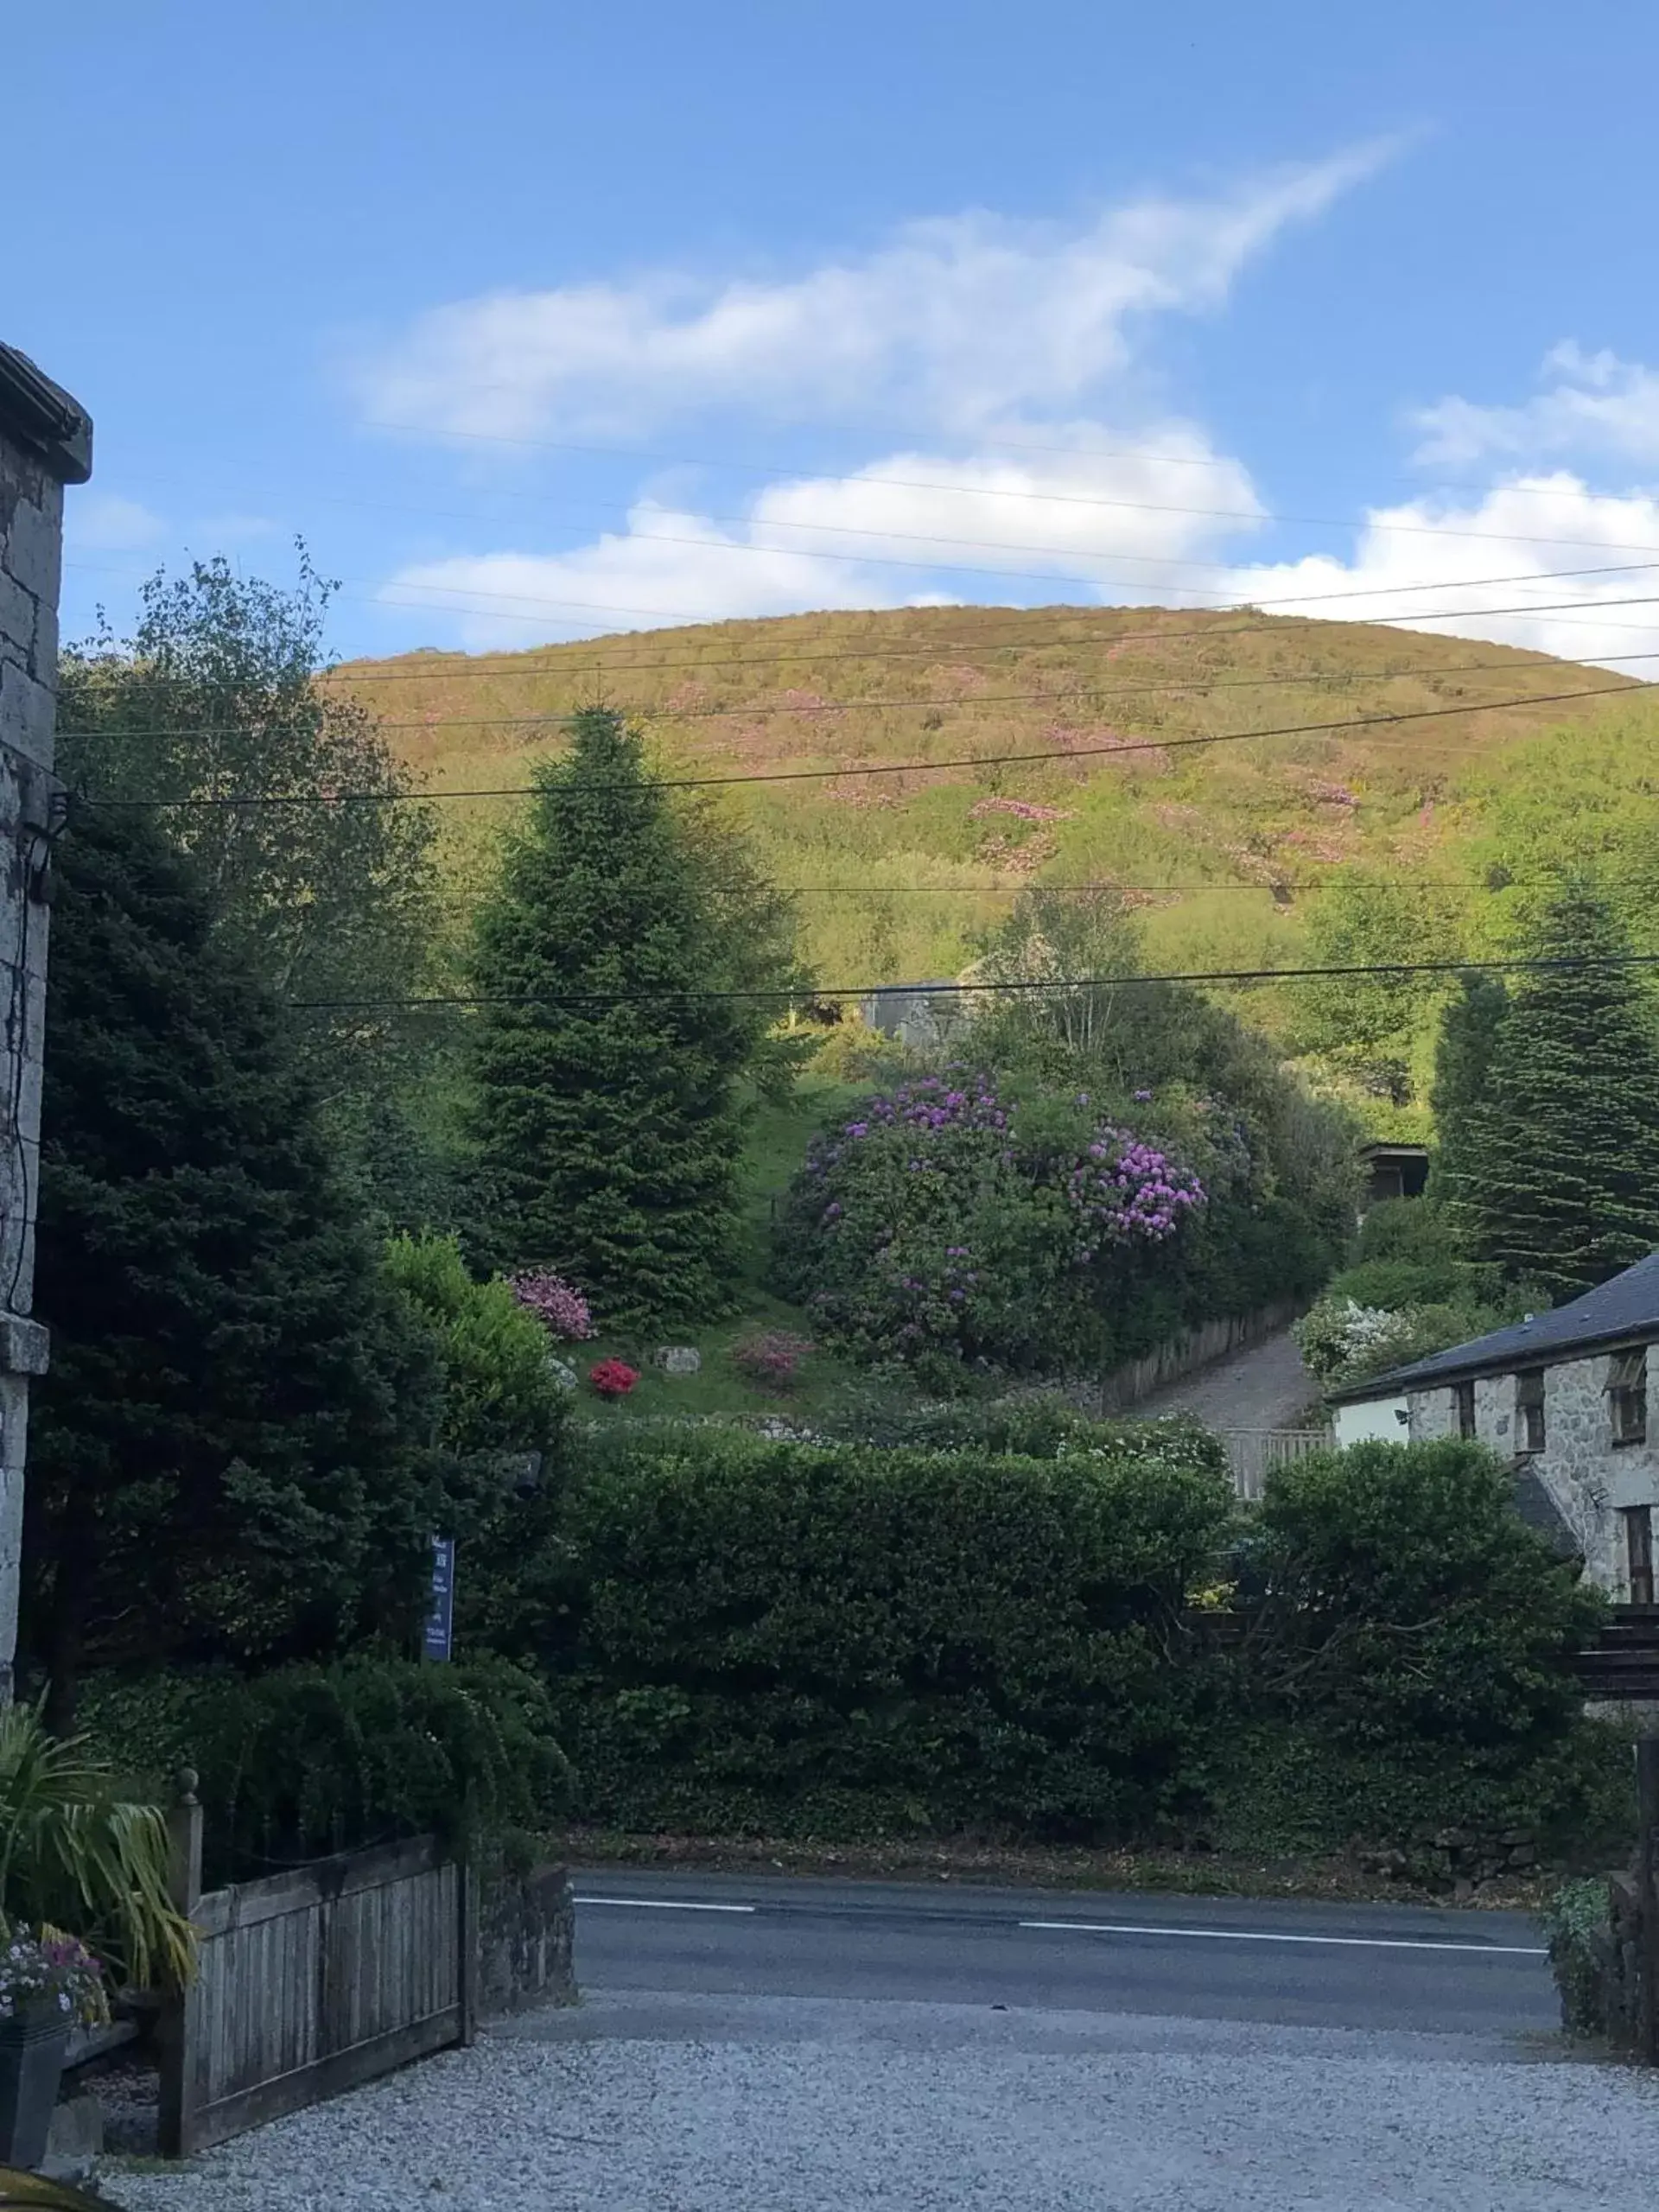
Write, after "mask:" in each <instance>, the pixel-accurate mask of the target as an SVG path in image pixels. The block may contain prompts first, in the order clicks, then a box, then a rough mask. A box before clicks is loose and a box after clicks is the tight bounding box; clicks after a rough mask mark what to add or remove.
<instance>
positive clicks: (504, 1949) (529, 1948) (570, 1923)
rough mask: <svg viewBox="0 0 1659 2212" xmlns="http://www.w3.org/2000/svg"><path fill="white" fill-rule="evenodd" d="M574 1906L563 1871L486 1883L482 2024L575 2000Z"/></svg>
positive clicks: (481, 1914) (481, 1924)
mask: <svg viewBox="0 0 1659 2212" xmlns="http://www.w3.org/2000/svg"><path fill="white" fill-rule="evenodd" d="M575 1919H576V1915H575V1903H574V1901H573V1899H572V1897H571V1893H570V1878H569V1875H568V1874H567V1873H566V1872H565V1870H564V1868H563V1866H537V1867H536V1868H535V1869H534V1870H533V1871H532V1872H530V1873H528V1874H522V1875H520V1874H509V1873H501V1874H498V1875H497V1876H495V1877H494V1878H493V1879H490V1880H486V1882H484V1883H483V1884H482V1885H481V1888H480V1897H479V1905H478V2011H479V2017H480V2018H481V2019H486V2020H487V2019H492V2018H500V2017H501V2015H502V2014H504V2013H507V2012H526V2011H528V2010H529V2009H530V2007H531V2006H532V2005H574V2004H575V2001H576V1983H575V1966H574V1963H573V1953H574V1948H575Z"/></svg>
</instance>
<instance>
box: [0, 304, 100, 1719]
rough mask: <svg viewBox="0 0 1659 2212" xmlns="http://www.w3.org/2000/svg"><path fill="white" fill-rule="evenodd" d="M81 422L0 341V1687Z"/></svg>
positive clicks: (4, 1677)
mask: <svg viewBox="0 0 1659 2212" xmlns="http://www.w3.org/2000/svg"><path fill="white" fill-rule="evenodd" d="M90 454H91V425H90V424H89V423H87V421H86V416H84V415H83V414H82V413H81V412H80V410H79V408H78V407H77V406H76V405H75V403H74V402H73V400H71V399H70V398H69V397H68V396H67V394H66V393H63V392H60V391H58V390H57V388H56V387H55V386H54V385H51V384H50V383H48V380H47V379H46V378H43V377H41V375H40V373H39V372H38V371H37V370H35V368H34V365H33V364H32V363H30V362H29V361H26V360H25V359H23V358H22V355H20V354H17V353H15V352H14V351H13V350H12V349H11V348H10V347H6V346H0V1700H3V1699H5V1698H9V1697H10V1693H11V1670H12V1659H13V1654H14V1651H15V1649H16V1634H17V1567H18V1555H19V1551H20V1548H21V1544H22V1499H23V1461H24V1455H25V1451H26V1447H27V1443H28V1433H29V1378H30V1377H31V1376H35V1375H40V1374H42V1373H44V1371H45V1369H46V1362H47V1352H48V1345H47V1338H46V1332H45V1331H44V1330H43V1329H42V1328H41V1326H40V1325H39V1324H38V1323H36V1322H35V1321H34V1320H33V1319H31V1318H30V1307H31V1305H32V1303H33V1287H34V1276H35V1206H36V1201H37V1197H38V1193H39V1189H40V1127H41V1060H42V1052H43V1047H44V1039H45V1030H46V954H47V920H48V904H47V902H48V897H49V894H50V882H51V867H50V863H51V846H52V841H53V839H54V836H57V835H58V834H59V832H60V830H61V829H62V828H63V825H64V818H65V815H64V804H63V794H62V789H61V786H60V785H59V784H58V782H57V780H56V779H55V778H54V775H53V773H52V755H53V724H54V710H55V704H56V688H57V669H58V583H59V574H60V562H61V555H62V539H63V486H64V483H65V481H66V480H68V481H73V482H79V481H80V480H83V479H84V478H85V476H86V474H87V473H88V471H89V468H90V465H91V462H90Z"/></svg>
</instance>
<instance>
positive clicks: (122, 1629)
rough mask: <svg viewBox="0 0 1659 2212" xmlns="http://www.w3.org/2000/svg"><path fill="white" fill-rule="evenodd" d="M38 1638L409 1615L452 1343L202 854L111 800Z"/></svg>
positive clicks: (71, 838)
mask: <svg viewBox="0 0 1659 2212" xmlns="http://www.w3.org/2000/svg"><path fill="white" fill-rule="evenodd" d="M57 865H58V875H59V888H58V896H57V899H56V902H55V905H54V913H53V922H52V976H51V995H50V1000H49V1004H48V1039H47V1052H46V1079H45V1088H44V1091H43V1096H42V1103H41V1189H40V1205H39V1226H38V1232H37V1249H36V1277H35V1306H36V1311H37V1313H39V1316H40V1318H41V1320H43V1321H44V1322H45V1323H46V1324H47V1325H48V1328H49V1329H50V1331H51V1335H52V1363H51V1369H50V1371H49V1372H48V1374H47V1375H46V1376H43V1377H42V1378H41V1381H40V1383H38V1384H37V1385H36V1388H35V1394H34V1398H33V1403H32V1407H31V1421H30V1434H29V1479H28V1483H27V1485H26V1488H25V1493H24V1497H25V1526H24V1583H23V1600H24V1603H23V1614H24V1617H23V1622H22V1631H23V1633H22V1643H23V1647H24V1650H25V1654H26V1656H28V1657H29V1659H30V1660H31V1661H32V1662H34V1663H35V1665H37V1666H38V1667H40V1668H41V1669H44V1670H45V1672H46V1673H47V1675H48V1678H49V1702H48V1713H49V1714H50V1716H51V1717H52V1719H53V1720H54V1724H57V1725H65V1726H67V1724H68V1722H69V1721H70V1719H71V1718H72V1716H73V1704H74V1690H75V1682H76V1677H77V1675H78V1674H79V1670H80V1669H81V1668H82V1666H83V1665H84V1664H89V1663H92V1662H98V1661H114V1662H120V1661H123V1660H128V1659H131V1658H133V1657H135V1656H139V1655H141V1654H142V1655H143V1656H149V1657H154V1656H162V1655H175V1656H181V1657H188V1658H192V1659H203V1658H234V1659H237V1660H241V1661H246V1660H249V1659H253V1658H262V1657H277V1656H319V1655H321V1654H322V1653H324V1652H326V1651H327V1650H330V1649H337V1648H338V1647H340V1645H341V1644H342V1643H346V1642H349V1641H350V1640H351V1639H352V1638H353V1637H354V1636H356V1635H358V1634H359V1633H362V1632H365V1631H370V1630H376V1629H383V1628H394V1627H397V1626H399V1625H404V1624H410V1623H412V1621H413V1620H414V1619H416V1618H418V1604H419V1599H420V1594H421V1589H422V1585H423V1577H424V1575H425V1573H427V1571H428V1566H429V1556H430V1554H429V1550H428V1543H429V1535H430V1532H431V1531H432V1529H434V1528H435V1527H436V1526H439V1525H441V1522H440V1521H439V1520H438V1519H436V1518H435V1516H438V1515H440V1514H441V1512H442V1504H441V1501H440V1497H439V1496H438V1493H437V1491H436V1490H435V1459H434V1457H433V1455H432V1452H431V1450H430V1440H431V1436H432V1433H433V1430H434V1428H435V1421H436V1415H437V1405H436V1398H435V1390H436V1383H437V1376H438V1370H437V1363H436V1359H435V1352H434V1349H433V1347H432V1345H431V1344H429V1340H428V1338H426V1336H425V1334H424V1332H421V1331H420V1330H419V1329H418V1328H417V1327H416V1325H415V1324H414V1323H413V1322H412V1321H410V1320H408V1319H404V1317H403V1315H402V1310H401V1309H400V1308H399V1307H398V1306H397V1305H396V1304H395V1302H394V1301H393V1299H392V1296H391V1291H390V1289H389V1287H387V1286H386V1285H385V1283H384V1281H382V1279H381V1276H380V1273H379V1267H378V1255H377V1254H376V1252H375V1250H374V1248H373V1246H372V1243H371V1242H370V1240H369V1239H368V1237H367V1236H365V1233H364V1231H363V1230H362V1228H361V1226H360V1224H359V1220H358V1219H357V1217H356V1216H355V1215H354V1213H353V1209H352V1207H351V1205H349V1203H347V1202H346V1198H345V1196H344V1193H343V1192H342V1189H341V1186H340V1184H339V1182H338V1181H337V1180H336V1179H335V1177H334V1173H333V1172H332V1167H331V1162H330V1157H329V1154H328V1152H327V1147H326V1145H325V1142H324V1141H323V1138H322V1136H321V1133H320V1124H319V1120H318V1109H317V1106H316V1103H315V1097H314V1096H313V1093H312V1090H311V1088H310V1085H309V1083H308V1078H307V1077H305V1076H304V1075H303V1074H302V1073H300V1072H298V1071H296V1069H295V1067H294V1065H293V1061H292V1055H291V1052H290V1051H289V1039H288V1035H287V1031H286V1027H285V1025H284V1023H283V1020H282V1016H281V1012H280V1009H279V1008H278V1007H277V1006H276V1004H275V1003H274V1002H273V1001H271V999H270V997H269V996H268V995H267V994H266V992H265V990H264V986H263V985H262V983H261V982H260V980H259V978H258V976H257V975H256V974H255V973H254V972H253V971H252V970H251V969H250V968H249V966H248V964H247V963H246V961H245V958H244V957H243V956H242V955H241V954H240V953H238V951H237V950H235V948H234V947H233V946H232V945H231V944H227V943H226V942H225V941H224V940H223V939H222V938H220V937H219V934H218V933H217V932H216V931H215V930H214V928H213V919H212V915H211V912H210V909H209V906H208V905H207V901H206V900H205V899H203V897H202V896H201V895H200V891H199V889H198V887H197V885H196V882H195V880H194V875H193V873H192V871H191V870H190V868H189V866H188V863H187V862H185V861H181V859H180V858H179V857H178V855H175V853H173V852H172V851H171V850H170V849H168V846H167V844H166V843H165V842H164V841H163V839H162V836H160V835H159V834H158V833H157V832H156V830H155V829H152V828H151V827H149V824H148V823H145V822H143V819H142V817H137V816H134V815H129V814H124V813H116V812H112V811H106V810H102V809H91V810H86V811H85V812H84V813H83V814H82V815H81V816H80V817H78V819H77V820H76V822H75V823H74V824H73V825H72V829H71V831H70V834H69V835H68V836H66V838H65V839H64V841H63V843H62V845H61V847H60V857H59V861H58V864H57Z"/></svg>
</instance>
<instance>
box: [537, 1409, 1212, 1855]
mask: <svg viewBox="0 0 1659 2212" xmlns="http://www.w3.org/2000/svg"><path fill="white" fill-rule="evenodd" d="M570 1505H571V1512H572V1516H573V1525H572V1530H571V1533H572V1536H573V1539H574V1542H573V1549H574V1551H575V1554H576V1555H577V1557H578V1558H580V1560H582V1572H581V1573H580V1575H579V1576H573V1580H572V1586H571V1589H570V1594H569V1611H564V1612H561V1613H559V1614H557V1615H556V1616H555V1617H553V1618H549V1619H548V1620H547V1622H546V1630H547V1634H546V1637H545V1641H544V1643H543V1649H542V1651H541V1653H540V1656H541V1657H542V1658H543V1661H544V1662H546V1664H547V1666H548V1668H549V1670H550V1679H551V1688H552V1694H553V1701H554V1708H555V1712H556V1716H557V1726H558V1732H559V1735H560V1738H561V1740H562V1741H563V1743H564V1744H565V1745H566V1746H567V1748H568V1749H569V1752H570V1755H571V1758H572V1760H573V1762H574V1764H575V1769H576V1773H577V1776H578V1777H579V1778H578V1783H577V1806H578V1809H579V1811H580V1813H581V1815H582V1816H583V1817H585V1818H587V1819H589V1820H594V1821H604V1822H607V1823H610V1824H613V1825H615V1826H618V1827H628V1828H643V1829H650V1828H658V1829H661V1828H679V1829H703V1830H721V1829H724V1830H727V1831H730V1830H733V1829H743V1830H749V1831H753V1832H763V1833H768V1834H780V1835H782V1834H819V1835H829V1834H863V1835H871V1834H893V1833H900V1832H915V1831H930V1830H935V1831H949V1830H963V1829H981V1830H986V1829H990V1830H1010V1829H1017V1830H1020V1831H1021V1832H1024V1833H1027V1834H1039V1835H1050V1836H1076V1835H1084V1834H1088V1835H1100V1834H1122V1835H1128V1834H1139V1833H1143V1832H1145V1831H1147V1829H1149V1828H1155V1827H1160V1826H1162V1825H1166V1824H1168V1823H1170V1822H1172V1821H1179V1819H1180V1818H1182V1817H1183V1815H1184V1813H1185V1809H1186V1801H1187V1798H1188V1796H1189V1794H1190V1792H1189V1786H1188V1784H1187V1783H1186V1781H1185V1772H1186V1769H1187V1766H1188V1764H1189V1762H1190V1757H1191V1751H1192V1745H1193V1744H1194V1741H1195V1740H1196V1738H1198V1735H1199V1734H1200V1733H1201V1732H1202V1731H1203V1729H1204V1728H1205V1726H1206V1725H1207V1721H1208V1718H1209V1714H1210V1712H1211V1707H1212V1706H1213V1703H1214V1700H1215V1695H1216V1693H1217V1687H1218V1680H1219V1678H1218V1675H1217V1669H1216V1667H1215V1665H1214V1664H1213V1662H1208V1661H1206V1660H1205V1658H1204V1657H1203V1656H1202V1655H1201V1654H1199V1653H1198V1651H1196V1650H1195V1649H1194V1648H1193V1646H1192V1639H1191V1637H1190V1635H1189V1632H1188V1630H1186V1629H1185V1627H1184V1626H1183V1622H1182V1613H1183V1607H1184V1604H1185V1597H1186V1593H1187V1592H1188V1590H1189V1589H1190V1588H1191V1587H1192V1586H1193V1585H1194V1583H1195V1582H1197V1581H1198V1580H1201V1579H1202V1577H1203V1575H1204V1573H1205V1571H1206V1569H1207V1568H1208V1567H1209V1564H1210V1562H1211V1560H1212V1559H1213V1556H1214V1554H1215V1552H1216V1549H1217V1545H1218V1544H1219V1543H1220V1542H1221V1541H1222V1539H1223V1536H1224V1532H1225V1530H1226V1529H1227V1527H1228V1525H1229V1522H1230V1516H1231V1513H1232V1510H1233V1508H1232V1499H1231V1495H1230V1488H1229V1485H1228V1484H1227V1483H1226V1482H1225V1480H1224V1478H1223V1477H1221V1476H1220V1475H1219V1474H1217V1472H1216V1471H1213V1470H1212V1469H1207V1468H1198V1467H1192V1466H1178V1465H1170V1464H1166V1463H1157V1462H1154V1463H1152V1464H1147V1463H1144V1462H1143V1463H1141V1464H1129V1463H1125V1462H1122V1461H1112V1460H1109V1459H1096V1458H1095V1457H1093V1456H1092V1455H1088V1454H1075V1455H1073V1454H1068V1455H1067V1456H1066V1457H1065V1459H1060V1460H1058V1461H1057V1460H1046V1461H1045V1460H1039V1459H1029V1458H1015V1457H1011V1456H1000V1455H996V1454H994V1453H991V1452H984V1451H976V1450H967V1449H963V1450H958V1451H957V1452H950V1453H948V1454H946V1453H939V1452H918V1451H910V1450H883V1449H879V1448H874V1447H868V1446H839V1447H829V1448H824V1447H815V1446H803V1445H798V1444H787V1443H772V1442H768V1441H766V1440H760V1439H757V1438H753V1437H749V1436H743V1435H740V1434H738V1433H734V1432H725V1433H721V1432H713V1431H702V1432H695V1433H691V1434H689V1435H683V1436H679V1437H659V1438H653V1439H651V1440H648V1441H646V1442H645V1444H644V1445H643V1446H641V1448H639V1449H638V1450H636V1451H634V1452H632V1453H631V1454H630V1455H629V1456H627V1457H626V1459H614V1458H612V1459H608V1460H607V1462H606V1463H604V1464H601V1465H596V1466H594V1468H593V1469H591V1470H590V1471H589V1472H588V1476H587V1478H585V1479H584V1480H583V1481H582V1483H580V1484H578V1485H577V1487H576V1489H575V1492H574V1493H573V1495H572V1497H571V1500H570Z"/></svg>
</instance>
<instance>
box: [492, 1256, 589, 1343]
mask: <svg viewBox="0 0 1659 2212" xmlns="http://www.w3.org/2000/svg"><path fill="white" fill-rule="evenodd" d="M509 1287H510V1288H511V1289H512V1294H513V1296H514V1297H515V1298H516V1299H517V1300H518V1303H519V1304H520V1305H521V1306H524V1308H525V1309H526V1310H527V1311H528V1312H530V1313H533V1314H534V1315H535V1316H536V1318H537V1320H538V1321H539V1322H540V1323H541V1324H542V1326H543V1328H544V1329H545V1330H546V1331H547V1332H548V1334H549V1336H550V1337H556V1338H558V1340H559V1342H560V1343H561V1344H582V1343H584V1342H585V1341H586V1340H587V1339H588V1338H589V1337H596V1336H597V1335H598V1334H599V1331H598V1330H597V1329H596V1328H595V1327H594V1312H593V1308H592V1306H589V1305H588V1300H586V1299H585V1298H584V1297H583V1296H582V1293H581V1292H580V1291H579V1290H578V1289H577V1288H576V1287H575V1284H574V1283H568V1282H566V1281H565V1279H564V1277H563V1275H556V1274H548V1273H547V1271H546V1270H545V1269H543V1270H542V1271H541V1272H540V1273H538V1274H535V1273H532V1274H519V1275H514V1276H513V1278H512V1283H511V1285H510V1286H509Z"/></svg>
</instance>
